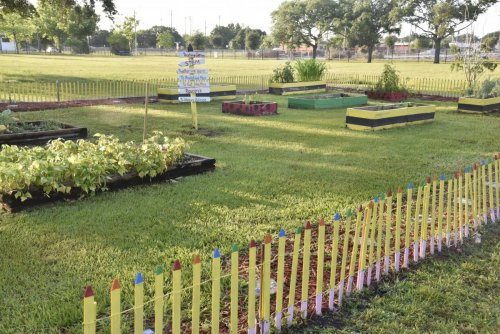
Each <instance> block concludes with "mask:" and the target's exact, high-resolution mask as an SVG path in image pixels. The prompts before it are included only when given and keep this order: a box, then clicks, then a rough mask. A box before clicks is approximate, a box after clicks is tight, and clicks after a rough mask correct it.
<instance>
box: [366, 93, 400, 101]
mask: <svg viewBox="0 0 500 334" xmlns="http://www.w3.org/2000/svg"><path fill="white" fill-rule="evenodd" d="M365 94H366V95H368V98H370V99H373V100H384V101H389V102H401V101H404V100H406V99H407V98H408V92H407V91H402V92H387V93H379V92H374V91H366V92H365Z"/></svg>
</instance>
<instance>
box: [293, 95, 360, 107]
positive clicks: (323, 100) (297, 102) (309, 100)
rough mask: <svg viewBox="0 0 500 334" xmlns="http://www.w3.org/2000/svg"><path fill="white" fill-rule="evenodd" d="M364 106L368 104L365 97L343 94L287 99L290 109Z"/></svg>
mask: <svg viewBox="0 0 500 334" xmlns="http://www.w3.org/2000/svg"><path fill="white" fill-rule="evenodd" d="M366 104H368V97H367V96H366V95H356V94H344V93H334V94H323V95H313V96H299V97H290V98H288V108H291V109H328V108H329V109H335V108H349V107H356V106H364V105H366Z"/></svg>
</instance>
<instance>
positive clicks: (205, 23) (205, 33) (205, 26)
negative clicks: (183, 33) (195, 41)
mask: <svg viewBox="0 0 500 334" xmlns="http://www.w3.org/2000/svg"><path fill="white" fill-rule="evenodd" d="M206 35H207V20H205V36H206Z"/></svg>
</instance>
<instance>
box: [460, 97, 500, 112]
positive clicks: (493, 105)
mask: <svg viewBox="0 0 500 334" xmlns="http://www.w3.org/2000/svg"><path fill="white" fill-rule="evenodd" d="M458 111H460V112H465V113H471V114H477V113H489V112H493V111H500V97H491V98H488V99H477V98H472V97H461V98H459V99H458Z"/></svg>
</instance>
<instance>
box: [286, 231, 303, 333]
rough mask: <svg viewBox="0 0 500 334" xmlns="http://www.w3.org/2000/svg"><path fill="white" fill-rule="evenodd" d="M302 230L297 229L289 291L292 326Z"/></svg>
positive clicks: (289, 318) (288, 323) (289, 317)
mask: <svg viewBox="0 0 500 334" xmlns="http://www.w3.org/2000/svg"><path fill="white" fill-rule="evenodd" d="M301 233H302V230H301V228H300V227H298V228H297V229H296V230H295V237H294V241H293V255H292V272H291V273H290V290H289V291H288V319H287V326H288V327H289V328H290V327H291V326H292V321H293V311H294V304H295V287H296V285H297V267H298V266H299V251H300V239H301Z"/></svg>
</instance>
